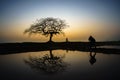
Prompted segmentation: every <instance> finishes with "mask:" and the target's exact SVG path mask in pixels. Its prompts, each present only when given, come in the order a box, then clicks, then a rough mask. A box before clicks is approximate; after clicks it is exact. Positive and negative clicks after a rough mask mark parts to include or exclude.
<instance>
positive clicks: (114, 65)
mask: <svg viewBox="0 0 120 80" xmlns="http://www.w3.org/2000/svg"><path fill="white" fill-rule="evenodd" d="M0 72H1V73H0V78H1V80H119V79H120V73H119V72H120V55H115V54H103V53H94V52H93V53H90V52H82V51H66V50H48V51H40V52H27V53H18V54H11V55H0Z"/></svg>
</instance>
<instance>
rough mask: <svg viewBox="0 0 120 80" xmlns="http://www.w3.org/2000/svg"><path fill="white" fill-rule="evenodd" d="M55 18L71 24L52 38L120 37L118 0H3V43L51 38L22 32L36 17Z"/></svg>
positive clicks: (0, 28)
mask: <svg viewBox="0 0 120 80" xmlns="http://www.w3.org/2000/svg"><path fill="white" fill-rule="evenodd" d="M46 17H54V18H60V19H62V20H65V21H66V23H67V24H68V25H69V26H70V27H68V28H66V29H65V30H64V32H65V36H63V35H57V36H54V37H53V41H65V38H66V37H67V38H68V39H69V40H70V41H88V37H89V36H90V35H92V36H94V37H95V38H96V40H98V41H111V40H120V37H119V36H120V1H119V0H0V43H1V42H46V41H48V39H49V37H44V36H42V35H39V34H38V35H31V36H29V35H27V34H23V32H24V30H25V29H27V28H29V27H30V25H31V24H33V23H34V22H35V21H36V19H40V18H46Z"/></svg>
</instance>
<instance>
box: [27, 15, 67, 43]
mask: <svg viewBox="0 0 120 80" xmlns="http://www.w3.org/2000/svg"><path fill="white" fill-rule="evenodd" d="M66 27H68V25H67V24H66V23H65V21H64V20H61V19H59V18H52V17H50V18H49V17H48V18H42V19H39V20H37V21H36V23H34V24H32V25H31V27H30V28H29V29H26V30H25V33H29V34H32V33H34V34H37V33H38V34H42V35H44V36H46V37H48V36H50V39H49V41H50V42H52V37H53V35H57V34H63V33H64V32H63V29H65V28H66Z"/></svg>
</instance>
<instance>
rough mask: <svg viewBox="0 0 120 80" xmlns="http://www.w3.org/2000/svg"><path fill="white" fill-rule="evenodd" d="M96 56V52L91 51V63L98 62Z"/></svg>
mask: <svg viewBox="0 0 120 80" xmlns="http://www.w3.org/2000/svg"><path fill="white" fill-rule="evenodd" d="M95 56H96V52H94V53H93V52H92V51H91V52H90V60H89V62H90V64H91V65H93V64H94V63H95V62H96V58H95Z"/></svg>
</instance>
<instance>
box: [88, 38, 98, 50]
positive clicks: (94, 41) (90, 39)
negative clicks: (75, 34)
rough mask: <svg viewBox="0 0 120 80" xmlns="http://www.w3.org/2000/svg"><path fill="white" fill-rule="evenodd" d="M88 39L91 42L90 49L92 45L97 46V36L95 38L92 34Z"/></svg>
mask: <svg viewBox="0 0 120 80" xmlns="http://www.w3.org/2000/svg"><path fill="white" fill-rule="evenodd" d="M88 40H89V42H90V49H91V48H92V47H95V48H96V44H95V43H96V40H95V38H93V37H92V36H90V37H89V38H88Z"/></svg>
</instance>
